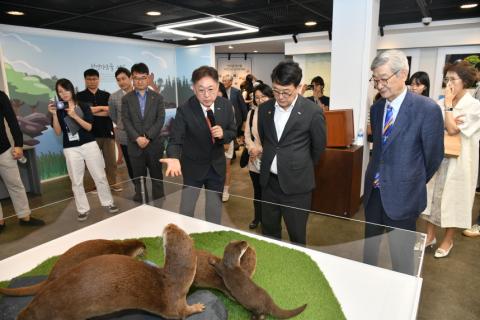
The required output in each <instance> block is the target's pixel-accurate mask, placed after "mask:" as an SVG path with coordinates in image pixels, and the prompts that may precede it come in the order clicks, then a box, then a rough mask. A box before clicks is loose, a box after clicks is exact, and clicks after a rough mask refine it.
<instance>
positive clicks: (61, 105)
mask: <svg viewBox="0 0 480 320" xmlns="http://www.w3.org/2000/svg"><path fill="white" fill-rule="evenodd" d="M56 107H57V110H63V109H65V108H66V107H67V103H66V102H64V101H57V103H56Z"/></svg>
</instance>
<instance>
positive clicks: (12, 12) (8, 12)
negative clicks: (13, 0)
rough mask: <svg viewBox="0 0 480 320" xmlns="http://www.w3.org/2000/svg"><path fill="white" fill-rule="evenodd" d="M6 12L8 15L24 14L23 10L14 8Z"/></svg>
mask: <svg viewBox="0 0 480 320" xmlns="http://www.w3.org/2000/svg"><path fill="white" fill-rule="evenodd" d="M7 14H9V15H11V16H23V15H25V13H24V12H22V11H15V10H12V11H7Z"/></svg>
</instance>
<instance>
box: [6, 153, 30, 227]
mask: <svg viewBox="0 0 480 320" xmlns="http://www.w3.org/2000/svg"><path fill="white" fill-rule="evenodd" d="M0 177H1V178H2V180H3V183H4V184H5V187H6V188H7V190H8V194H9V195H10V199H12V203H13V207H14V209H15V213H16V214H17V217H18V218H24V217H26V216H28V215H29V214H30V213H31V211H30V207H29V205H28V198H27V193H26V192H25V187H24V186H23V182H22V179H21V178H20V171H19V170H18V165H17V160H15V159H13V156H12V148H10V149H8V150H7V151H5V152H4V153H2V154H0ZM0 219H3V211H2V206H1V205H0Z"/></svg>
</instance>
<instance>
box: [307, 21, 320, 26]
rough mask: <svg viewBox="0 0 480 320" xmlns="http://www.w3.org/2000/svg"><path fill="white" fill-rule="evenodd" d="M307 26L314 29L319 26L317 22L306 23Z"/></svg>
mask: <svg viewBox="0 0 480 320" xmlns="http://www.w3.org/2000/svg"><path fill="white" fill-rule="evenodd" d="M305 25H306V26H307V27H313V26H316V25H317V21H307V22H305Z"/></svg>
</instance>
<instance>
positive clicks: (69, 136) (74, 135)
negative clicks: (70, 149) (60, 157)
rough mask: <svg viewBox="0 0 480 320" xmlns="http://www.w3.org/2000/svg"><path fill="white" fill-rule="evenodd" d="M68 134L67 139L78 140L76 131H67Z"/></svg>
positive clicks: (78, 136)
mask: <svg viewBox="0 0 480 320" xmlns="http://www.w3.org/2000/svg"><path fill="white" fill-rule="evenodd" d="M67 134H68V141H80V135H79V134H78V132H77V133H75V134H72V133H71V132H67Z"/></svg>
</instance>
